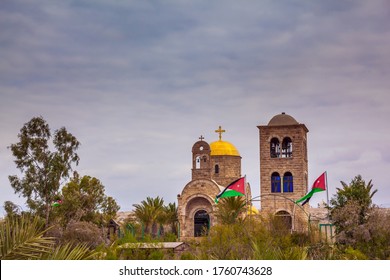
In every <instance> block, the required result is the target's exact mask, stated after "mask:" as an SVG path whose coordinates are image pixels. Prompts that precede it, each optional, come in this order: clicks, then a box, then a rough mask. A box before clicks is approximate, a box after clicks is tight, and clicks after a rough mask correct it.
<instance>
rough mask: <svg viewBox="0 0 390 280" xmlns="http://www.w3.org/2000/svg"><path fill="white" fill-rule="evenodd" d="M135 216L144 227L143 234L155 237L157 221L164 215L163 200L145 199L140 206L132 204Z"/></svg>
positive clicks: (157, 198)
mask: <svg viewBox="0 0 390 280" xmlns="http://www.w3.org/2000/svg"><path fill="white" fill-rule="evenodd" d="M133 206H134V208H135V211H134V213H135V216H136V217H137V219H138V220H139V221H140V222H141V223H142V224H143V225H144V226H145V232H146V233H151V234H152V235H153V236H156V235H157V230H158V221H159V220H160V219H161V216H162V215H163V213H164V200H163V199H162V198H160V197H158V196H157V197H156V198H151V197H147V198H146V201H145V200H143V201H141V204H134V205H133Z"/></svg>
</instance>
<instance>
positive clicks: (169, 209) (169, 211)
mask: <svg viewBox="0 0 390 280" xmlns="http://www.w3.org/2000/svg"><path fill="white" fill-rule="evenodd" d="M164 213H165V217H166V223H167V224H169V225H170V227H171V231H172V233H174V234H176V235H177V224H178V222H179V219H178V214H177V207H176V203H175V202H174V203H168V205H166V206H164Z"/></svg>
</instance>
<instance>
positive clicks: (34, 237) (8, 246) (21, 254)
mask: <svg viewBox="0 0 390 280" xmlns="http://www.w3.org/2000/svg"><path fill="white" fill-rule="evenodd" d="M46 231H47V229H46V230H45V229H44V227H43V223H42V220H41V219H40V218H39V217H34V218H33V219H31V218H30V217H27V216H21V217H15V216H14V217H10V218H8V219H6V220H5V221H3V222H2V223H1V224H0V247H1V249H0V250H1V251H0V259H2V260H30V259H40V258H41V257H42V255H43V254H47V253H49V252H51V250H52V246H53V245H54V243H55V240H54V239H53V238H51V237H45V236H44V233H45V232H46Z"/></svg>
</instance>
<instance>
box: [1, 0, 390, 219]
mask: <svg viewBox="0 0 390 280" xmlns="http://www.w3.org/2000/svg"><path fill="white" fill-rule="evenodd" d="M0 55H1V62H0V131H1V137H0V203H1V204H2V203H3V202H4V201H5V200H12V201H14V202H15V203H17V204H19V205H20V206H21V207H22V208H23V207H25V205H24V201H25V200H24V199H23V198H19V197H18V196H17V195H15V194H14V192H13V189H12V188H11V186H10V184H9V181H8V175H13V174H18V170H17V169H16V166H15V164H14V163H13V157H12V155H11V152H10V150H9V149H7V146H9V145H10V144H12V143H16V142H17V134H18V133H19V131H20V128H21V127H22V126H23V124H24V123H26V122H28V121H29V120H30V119H31V118H32V117H34V116H42V117H43V118H44V119H45V120H46V121H47V122H48V123H49V125H50V128H51V129H52V130H53V131H54V130H55V129H59V128H60V127H63V126H65V127H66V128H67V130H68V131H69V132H71V133H72V134H73V135H75V136H76V137H77V139H78V140H79V141H80V142H81V144H82V145H81V147H80V149H79V151H78V153H79V155H80V157H81V161H80V164H79V166H77V167H76V169H77V170H78V172H79V173H80V174H81V175H90V176H94V177H96V178H98V179H100V180H101V181H102V183H103V185H104V186H105V188H106V193H107V194H108V195H111V196H113V197H114V198H116V200H117V201H118V203H119V204H120V206H121V210H131V209H132V205H133V204H135V203H140V202H141V201H142V200H144V199H145V198H146V197H147V196H151V197H156V196H160V197H163V198H164V200H165V202H166V203H168V202H175V201H176V196H177V194H178V193H180V192H181V190H182V188H183V187H184V186H185V184H186V183H187V182H189V181H190V179H191V148H192V145H193V143H194V142H196V141H197V140H198V137H199V136H200V135H203V136H204V137H205V140H206V141H208V142H212V141H215V140H217V139H218V135H217V134H216V133H215V132H214V130H215V129H217V128H218V126H219V125H221V126H222V127H223V128H224V129H226V130H227V132H226V133H225V134H224V136H223V139H224V140H227V141H230V142H232V143H233V144H234V145H235V146H236V147H237V149H238V150H239V151H240V153H241V156H242V173H243V174H246V175H247V180H248V181H249V182H250V184H251V186H252V192H253V195H254V196H256V195H259V194H260V190H259V181H260V180H259V176H260V175H259V160H258V158H259V144H258V129H257V127H256V126H257V125H264V124H267V123H268V121H269V120H270V119H271V118H272V117H273V116H274V115H276V114H279V113H281V112H286V113H287V114H290V115H291V116H293V117H294V118H295V119H296V120H297V121H298V122H300V123H304V124H306V126H307V127H308V129H309V134H308V149H309V182H310V183H312V182H313V180H315V179H316V177H318V176H319V175H320V174H321V173H322V172H323V171H327V172H328V180H329V194H330V195H332V194H334V193H335V190H336V188H337V187H340V186H341V185H340V181H344V182H346V183H349V182H350V181H351V180H352V178H353V177H355V176H356V175H358V174H361V175H362V176H363V178H364V179H365V180H366V181H369V180H371V179H372V182H373V184H374V188H376V189H378V193H377V194H376V195H375V197H374V198H375V199H374V202H375V203H376V204H378V205H382V206H387V207H390V185H389V180H388V177H387V176H388V173H387V172H389V171H390V124H389V113H390V92H389V88H390V4H389V1H386V0H383V1H376V0H371V1H366V0H354V1H342V0H334V1H302V0H300V1H293V0H288V1H287V0H286V1H273V0H269V1H265V0H259V1H249V0H248V1H246V0H243V1H235V0H231V1H228V0H219V1H193V0H191V1H190V0H188V1H184V0H181V1H179V0H164V1H141V0H139V1H135V0H134V1H130V0H116V1H113V0H80V1H76V0H74V1H68V0H61V1H53V0H35V1H28V0H2V1H1V3H0ZM323 199H326V195H325V194H317V196H316V197H315V198H313V200H312V202H311V204H312V205H313V206H316V203H318V202H320V201H321V200H323ZM257 206H258V205H257ZM0 212H2V213H0V214H3V213H4V212H3V211H0Z"/></svg>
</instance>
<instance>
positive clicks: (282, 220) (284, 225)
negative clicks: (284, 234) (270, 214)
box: [275, 210, 292, 231]
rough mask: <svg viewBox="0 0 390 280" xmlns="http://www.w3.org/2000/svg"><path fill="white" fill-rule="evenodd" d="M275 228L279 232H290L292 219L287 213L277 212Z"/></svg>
mask: <svg viewBox="0 0 390 280" xmlns="http://www.w3.org/2000/svg"><path fill="white" fill-rule="evenodd" d="M275 222H276V223H275V226H276V227H277V228H278V229H279V230H282V231H283V230H286V231H291V230H292V217H291V215H290V213H288V212H287V211H283V210H282V211H278V212H276V213H275Z"/></svg>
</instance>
